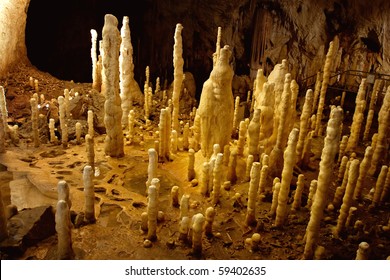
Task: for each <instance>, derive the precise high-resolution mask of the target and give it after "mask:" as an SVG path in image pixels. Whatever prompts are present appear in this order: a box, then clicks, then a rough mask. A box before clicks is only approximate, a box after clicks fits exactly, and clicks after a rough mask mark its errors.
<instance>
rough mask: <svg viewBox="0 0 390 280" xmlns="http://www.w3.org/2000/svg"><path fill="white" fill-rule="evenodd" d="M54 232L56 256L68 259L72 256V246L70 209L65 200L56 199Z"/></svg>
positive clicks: (60, 258)
mask: <svg viewBox="0 0 390 280" xmlns="http://www.w3.org/2000/svg"><path fill="white" fill-rule="evenodd" d="M55 222H56V232H57V238H58V245H57V258H58V259H59V260H70V259H73V258H74V251H73V247H72V222H71V220H70V211H69V207H68V204H67V203H66V201H65V200H58V202H57V208H56V213H55Z"/></svg>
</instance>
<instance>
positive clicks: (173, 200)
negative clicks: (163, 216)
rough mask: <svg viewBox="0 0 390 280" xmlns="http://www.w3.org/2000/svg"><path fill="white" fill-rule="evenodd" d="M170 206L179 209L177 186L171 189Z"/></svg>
mask: <svg viewBox="0 0 390 280" xmlns="http://www.w3.org/2000/svg"><path fill="white" fill-rule="evenodd" d="M171 205H172V207H179V186H173V187H172V188H171Z"/></svg>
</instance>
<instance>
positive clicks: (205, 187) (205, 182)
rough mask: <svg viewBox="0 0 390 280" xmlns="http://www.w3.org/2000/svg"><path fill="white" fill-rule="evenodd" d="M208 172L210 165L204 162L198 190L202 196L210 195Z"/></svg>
mask: <svg viewBox="0 0 390 280" xmlns="http://www.w3.org/2000/svg"><path fill="white" fill-rule="evenodd" d="M209 170H210V163H208V162H204V163H203V165H202V177H201V178H202V180H201V188H200V192H201V193H202V195H204V196H209V195H210V193H209V180H210V176H209Z"/></svg>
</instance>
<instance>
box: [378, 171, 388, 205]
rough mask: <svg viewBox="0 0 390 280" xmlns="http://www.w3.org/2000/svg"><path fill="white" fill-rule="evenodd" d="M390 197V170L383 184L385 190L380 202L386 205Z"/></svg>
mask: <svg viewBox="0 0 390 280" xmlns="http://www.w3.org/2000/svg"><path fill="white" fill-rule="evenodd" d="M389 195H390V170H388V171H387V175H386V179H385V182H384V184H383V190H382V194H381V198H380V202H381V203H384V202H386V201H388V200H389Z"/></svg>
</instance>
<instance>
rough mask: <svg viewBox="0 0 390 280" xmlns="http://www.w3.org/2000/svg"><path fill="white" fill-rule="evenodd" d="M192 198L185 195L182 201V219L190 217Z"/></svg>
mask: <svg viewBox="0 0 390 280" xmlns="http://www.w3.org/2000/svg"><path fill="white" fill-rule="evenodd" d="M189 204H190V196H189V195H188V194H183V195H182V197H181V199H180V218H183V217H186V216H187V217H188V212H189V207H190V205H189Z"/></svg>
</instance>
